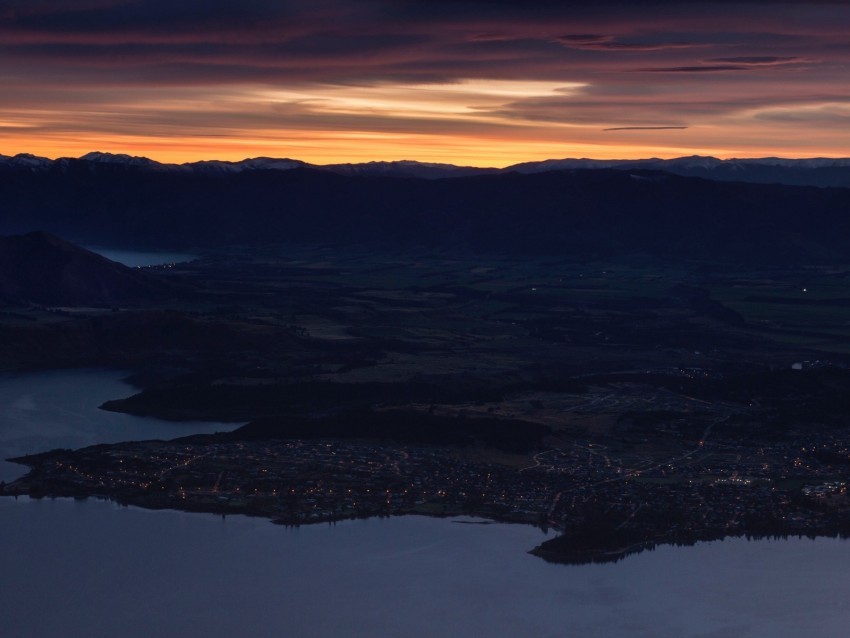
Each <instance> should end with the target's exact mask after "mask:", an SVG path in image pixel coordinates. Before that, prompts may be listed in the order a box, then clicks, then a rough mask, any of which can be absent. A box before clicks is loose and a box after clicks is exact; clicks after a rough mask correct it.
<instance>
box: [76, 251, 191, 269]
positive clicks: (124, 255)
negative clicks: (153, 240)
mask: <svg viewBox="0 0 850 638" xmlns="http://www.w3.org/2000/svg"><path fill="white" fill-rule="evenodd" d="M87 250H90V251H92V252H93V253H97V254H98V255H103V256H104V257H106V258H107V259H111V260H112V261H117V262H118V263H119V264H124V265H125V266H130V267H131V268H137V267H142V266H161V265H163V264H179V263H182V262H184V261H192V260H193V259H197V258H198V255H190V254H188V253H166V252H145V251H139V250H116V249H113V248H100V247H97V246H88V247H87Z"/></svg>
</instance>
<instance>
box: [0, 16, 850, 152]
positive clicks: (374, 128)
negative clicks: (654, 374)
mask: <svg viewBox="0 0 850 638" xmlns="http://www.w3.org/2000/svg"><path fill="white" fill-rule="evenodd" d="M0 87H2V88H1V89H0V154H5V155H14V154H16V153H23V152H26V153H34V154H36V155H43V156H47V157H60V156H78V155H81V154H83V153H86V152H88V151H92V150H99V151H108V152H114V153H129V154H131V155H145V156H147V157H151V158H153V159H156V160H159V161H165V162H184V161H194V160H200V159H213V158H215V159H229V160H239V159H243V158H246V157H256V156H272V157H292V158H297V159H301V160H305V161H309V162H314V163H319V164H326V163H333V162H354V161H368V160H397V159H416V160H421V161H432V162H450V163H454V164H467V165H476V166H505V165H509V164H512V163H516V162H520V161H528V160H541V159H546V158H562V157H593V158H638V157H651V156H656V157H677V156H681V155H692V154H702V155H715V156H717V157H723V158H728V157H762V156H771V155H777V156H783V157H814V156H831V157H846V156H850V2H844V1H841V2H838V1H835V2H817V1H814V2H813V1H807V2H799V1H798V2H795V1H761V2H731V1H721V0H715V1H713V2H686V1H682V0H678V1H676V0H655V1H653V0H632V1H629V2H627V1H612V0H601V1H600V0H592V1H591V0H587V1H585V2H570V1H563V0H562V1H558V2H556V1H551V2H532V1H528V2H516V1H500V0H477V1H469V2H463V1H453V0H421V1H413V0H410V1H405V0H401V1H393V2H389V1H381V0H310V1H308V2H290V1H279V2H278V1H271V0H265V1H264V0H238V1H237V0H2V1H0Z"/></svg>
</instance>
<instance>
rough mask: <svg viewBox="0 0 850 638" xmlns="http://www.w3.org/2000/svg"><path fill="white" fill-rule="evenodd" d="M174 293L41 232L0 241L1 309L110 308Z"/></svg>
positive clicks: (149, 278)
mask: <svg viewBox="0 0 850 638" xmlns="http://www.w3.org/2000/svg"><path fill="white" fill-rule="evenodd" d="M174 292H175V288H173V287H172V286H171V285H169V284H167V283H165V282H162V281H160V280H158V279H157V278H156V277H154V276H152V275H148V274H147V273H144V272H140V271H138V270H134V269H131V268H127V267H126V266H123V265H121V264H118V263H115V262H114V261H110V260H109V259H107V258H106V257H101V256H100V255H96V254H94V253H92V252H89V251H88V250H85V249H83V248H80V247H78V246H75V245H73V244H70V243H68V242H66V241H63V240H61V239H59V238H58V237H55V236H53V235H50V234H48V233H44V232H32V233H29V234H27V235H22V236H12V237H0V303H20V302H28V303H36V304H42V305H49V306H112V305H117V304H127V303H141V302H147V301H153V300H157V299H163V298H165V297H167V296H169V295H173V294H174Z"/></svg>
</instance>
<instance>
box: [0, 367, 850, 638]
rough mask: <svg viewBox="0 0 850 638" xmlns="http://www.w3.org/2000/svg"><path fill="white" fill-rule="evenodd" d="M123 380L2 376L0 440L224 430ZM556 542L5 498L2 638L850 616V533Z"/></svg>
mask: <svg viewBox="0 0 850 638" xmlns="http://www.w3.org/2000/svg"><path fill="white" fill-rule="evenodd" d="M119 378H120V375H119V374H117V373H113V372H102V371H85V372H67V371H65V372H51V373H43V374H34V375H24V376H16V377H7V378H0V447H2V448H3V449H5V450H7V451H8V450H10V449H13V448H15V449H17V448H20V451H40V450H42V449H48V448H52V447H57V446H68V447H77V446H79V445H87V444H91V443H94V442H105V441H117V440H127V439H133V438H149V437H151V436H156V437H160V436H162V437H165V436H176V435H178V434H189V433H192V432H197V431H200V430H203V429H204V428H206V429H207V430H209V429H216V428H217V427H218V426H216V424H168V423H163V422H160V421H156V420H154V419H138V418H135V417H128V416H126V415H116V414H111V413H106V412H103V411H99V410H97V409H96V407H95V406H96V405H98V404H99V403H101V402H102V401H104V400H106V399H111V398H116V397H118V396H122V395H125V394H127V393H128V392H129V391H130V389H129V388H128V386H126V385H125V384H123V383H121V382H120V380H119ZM24 448H26V449H24ZM12 467H16V466H12ZM16 471H17V470H16ZM546 538H547V536H546V535H544V534H543V533H542V532H541V531H540V530H539V529H537V528H534V527H531V526H524V525H505V524H492V525H460V524H457V523H455V522H452V521H451V520H447V519H429V518H423V517H416V516H410V517H402V518H393V519H371V520H366V521H346V522H342V523H339V524H336V525H324V524H323V525H316V526H308V527H301V528H298V529H292V528H285V527H280V526H276V525H273V524H272V523H270V522H269V521H266V520H263V519H254V518H247V517H242V516H238V517H227V518H222V517H219V516H214V515H208V514H187V513H182V512H173V511H156V512H153V511H146V510H141V509H138V508H132V507H129V508H128V507H121V506H118V505H115V504H114V503H109V502H104V501H98V500H94V499H90V500H85V501H76V500H73V499H56V500H52V499H44V500H31V499H27V498H19V499H11V498H0V590H1V591H2V592H3V593H2V595H0V628H1V629H2V631H0V634H2V636H4V638H6V637H10V638H24V637H27V638H29V637H36V638H38V637H47V636H51V637H52V636H62V637H63V638H100V637H103V638H106V637H109V638H112V637H114V636H121V637H124V638H142V637H144V638H147V637H149V636H157V637H158V638H178V637H179V638H201V637H203V638H231V637H233V636H252V637H258V638H263V637H269V638H271V637H275V638H277V637H279V636H298V637H302V638H325V637H336V636H347V637H348V636H351V637H360V636H363V637H366V636H368V637H370V638H371V637H373V636H393V637H402V638H404V637H410V638H419V637H426V636H428V637H430V636H451V637H453V636H458V637H461V636H463V637H469V636H488V637H491V636H492V637H497V638H501V637H505V638H507V637H515V636H523V637H526V636H527V637H549V636H551V637H556V636H557V637H563V636H567V637H570V636H576V637H581V638H592V637H599V638H603V637H604V638H621V637H623V638H624V637H633V636H640V637H646V638H649V637H652V638H683V637H693V638H696V637H701V638H708V637H714V638H720V637H724V638H731V637H736V638H737V637H740V638H768V637H769V638H792V637H793V638H797V637H800V636H817V637H819V638H837V637H839V636H841V637H842V638H843V637H844V636H846V635H847V627H848V626H850V605H848V603H847V594H848V592H850V570H848V569H846V567H845V565H846V564H848V562H850V545H848V543H847V542H846V541H840V540H835V539H818V540H815V541H812V540H808V539H790V540H785V541H758V542H748V541H746V540H743V539H732V540H727V541H722V542H715V543H701V544H697V545H696V546H693V547H661V548H658V549H656V550H655V551H652V552H644V553H642V554H639V555H635V556H632V557H630V558H628V559H626V560H624V561H622V562H619V563H615V564H604V565H586V566H564V565H550V564H548V563H545V562H544V561H542V560H540V559H537V558H535V557H533V556H530V555H529V554H527V553H526V551H527V550H528V549H531V548H532V547H534V546H535V545H537V544H539V543H540V542H542V541H543V540H545V539H546Z"/></svg>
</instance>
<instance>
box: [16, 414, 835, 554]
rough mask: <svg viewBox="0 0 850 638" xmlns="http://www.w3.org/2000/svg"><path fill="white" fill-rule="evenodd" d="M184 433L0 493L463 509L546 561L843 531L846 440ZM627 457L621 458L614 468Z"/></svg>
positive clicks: (273, 510) (153, 504) (280, 515)
mask: <svg viewBox="0 0 850 638" xmlns="http://www.w3.org/2000/svg"><path fill="white" fill-rule="evenodd" d="M228 439H233V437H231V436H228V435H212V436H210V435H206V436H198V437H188V438H185V439H180V440H175V441H171V442H162V441H143V442H131V443H120V444H115V445H98V446H93V447H90V448H85V449H82V450H78V451H66V450H56V451H53V452H48V453H44V454H40V455H35V456H31V457H23V458H21V459H17V461H18V462H20V463H24V464H26V465H29V466H31V467H32V471H31V472H30V473H29V474H28V475H26V476H25V477H23V478H21V479H19V480H18V481H15V482H13V483H11V484H9V485H5V486H2V489H3V491H4V493H5V494H7V495H24V494H27V495H30V496H34V497H39V496H74V497H89V496H94V497H103V498H108V499H113V500H115V501H117V502H120V503H124V504H132V505H137V506H141V507H146V508H157V509H159V508H171V509H180V510H187V511H201V512H213V513H217V514H221V515H229V514H247V515H252V516H262V517H266V518H269V519H271V520H273V521H274V522H276V523H280V524H286V525H301V524H307V523H319V522H333V521H338V520H342V519H348V518H360V517H369V516H393V515H402V514H424V515H431V516H454V515H459V514H468V515H475V516H480V517H484V518H488V519H492V520H499V521H505V522H517V523H526V524H534V525H539V526H542V527H552V528H555V529H557V530H559V531H561V532H562V534H561V536H559V537H558V538H556V539H553V540H551V541H548V542H547V543H544V545H543V546H541V547H539V548H537V549H536V550H534V552H535V553H537V554H538V555H540V556H542V557H543V558H546V559H547V560H554V561H561V562H579V563H581V562H589V561H605V560H616V559H618V558H621V557H622V556H624V555H625V554H627V553H629V552H632V551H640V550H642V549H646V548H651V547H653V546H654V545H656V544H660V543H691V542H695V541H698V540H709V539H716V538H723V537H725V536H735V535H743V534H749V535H756V536H758V535H788V534H794V535H835V534H845V533H848V532H850V500H848V496H847V482H848V478H847V474H848V472H847V468H848V467H850V448H848V441H850V432H848V431H847V430H842V431H840V432H838V431H831V432H825V433H823V434H822V435H818V436H815V437H813V436H812V435H811V434H806V433H803V432H800V433H798V436H795V435H794V433H791V435H789V436H787V437H784V439H783V440H782V441H781V442H774V443H772V444H767V443H764V442H761V443H758V444H753V445H746V444H742V443H740V442H737V443H733V442H731V441H729V440H725V439H724V438H722V437H719V436H716V435H711V436H709V437H707V438H705V439H701V440H698V441H696V442H695V445H694V446H693V447H692V448H683V450H684V451H683V452H682V453H677V454H676V456H675V457H671V458H668V459H666V460H660V459H659V458H658V457H657V456H656V457H655V458H648V457H647V458H645V459H644V460H643V461H642V462H640V463H637V464H634V462H635V459H636V458H637V457H635V456H633V455H623V454H621V453H619V452H615V451H614V450H612V449H610V448H609V447H607V446H606V445H605V444H602V443H595V442H592V441H590V440H575V441H572V442H570V444H569V445H568V446H564V447H559V448H551V449H545V450H541V451H539V452H537V453H535V454H533V455H532V456H530V457H528V458H526V461H527V462H525V463H523V464H521V463H519V462H516V461H517V460H516V459H515V460H514V462H512V463H505V462H487V461H485V460H482V458H481V457H480V456H479V458H474V457H475V455H474V454H472V453H471V452H470V451H469V450H463V449H460V448H449V447H440V446H412V445H402V444H388V443H387V442H385V441H384V442H370V441H366V440H338V439H319V440H303V439H284V440H261V441H258V440H238V439H235V440H228ZM624 460H627V461H628V462H629V464H626V463H624Z"/></svg>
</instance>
